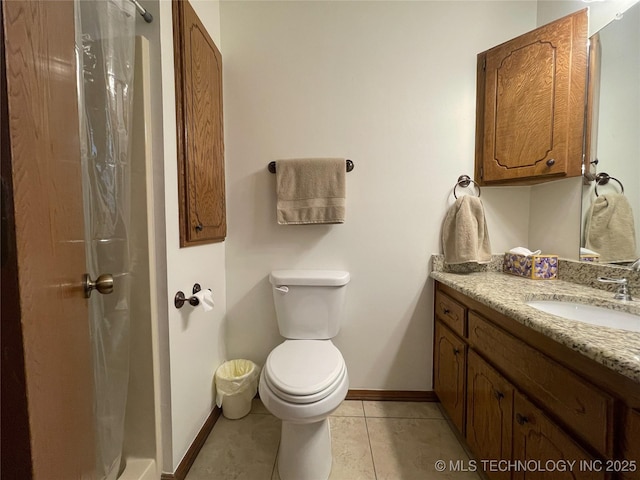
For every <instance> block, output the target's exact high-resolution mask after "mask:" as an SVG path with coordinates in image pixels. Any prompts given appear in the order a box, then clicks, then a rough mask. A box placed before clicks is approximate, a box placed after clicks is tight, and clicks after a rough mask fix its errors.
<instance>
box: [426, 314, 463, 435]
mask: <svg viewBox="0 0 640 480" xmlns="http://www.w3.org/2000/svg"><path fill="white" fill-rule="evenodd" d="M434 353H435V354H434V365H433V369H434V372H433V378H434V380H433V389H434V390H435V392H436V394H437V395H438V398H439V399H440V403H441V404H442V406H443V407H444V409H445V410H446V411H447V413H448V414H449V417H450V418H451V421H452V422H453V424H454V425H455V426H456V427H457V428H458V431H460V432H461V433H462V434H464V410H465V395H466V388H465V386H466V382H465V370H466V368H465V367H466V355H467V347H466V344H465V343H464V342H463V341H462V340H461V339H460V338H458V337H457V336H456V335H455V334H454V333H453V332H451V331H450V330H449V329H448V328H447V327H445V326H444V325H443V324H442V323H441V322H440V321H439V320H437V321H436V327H435V347H434Z"/></svg>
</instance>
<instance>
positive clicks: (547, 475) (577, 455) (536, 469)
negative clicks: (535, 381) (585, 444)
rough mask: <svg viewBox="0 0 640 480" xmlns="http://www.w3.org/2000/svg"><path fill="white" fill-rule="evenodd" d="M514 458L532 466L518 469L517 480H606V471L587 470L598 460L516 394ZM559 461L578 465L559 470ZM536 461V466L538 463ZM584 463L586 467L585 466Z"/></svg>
mask: <svg viewBox="0 0 640 480" xmlns="http://www.w3.org/2000/svg"><path fill="white" fill-rule="evenodd" d="M513 458H514V460H517V461H520V462H524V463H525V464H526V465H531V467H530V468H517V469H514V470H515V471H514V472H513V480H574V479H579V480H604V479H605V478H606V474H605V472H595V471H594V472H592V471H589V469H587V468H585V467H584V466H583V465H584V464H589V463H591V462H593V461H594V460H595V459H594V458H593V457H592V456H591V455H589V454H588V453H587V452H585V451H584V450H583V449H582V448H581V447H580V446H579V445H578V444H577V443H575V442H574V441H573V440H572V439H571V437H569V436H568V435H567V434H566V433H565V432H564V431H562V429H560V427H558V426H557V425H556V424H555V423H553V422H552V421H551V420H549V419H548V418H547V417H546V416H545V415H544V414H543V413H542V412H541V411H540V410H538V409H537V408H536V407H535V406H534V405H532V404H531V403H530V402H529V401H528V400H527V399H526V398H525V397H524V396H523V395H521V394H519V393H517V392H516V394H515V402H514V423H513ZM558 461H563V462H573V461H575V462H576V463H575V464H573V465H572V466H571V465H570V464H568V463H567V464H566V465H568V468H566V470H565V471H560V470H561V469H560V468H555V467H554V466H555V465H558ZM534 462H535V463H534ZM581 462H582V464H581Z"/></svg>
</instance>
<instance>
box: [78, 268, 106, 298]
mask: <svg viewBox="0 0 640 480" xmlns="http://www.w3.org/2000/svg"><path fill="white" fill-rule="evenodd" d="M82 284H83V286H84V298H89V297H91V291H92V290H97V291H98V293H101V294H103V295H109V294H110V293H111V292H113V275H111V274H110V273H105V274H103V275H100V276H99V277H98V278H96V280H95V281H93V280H91V278H90V277H89V274H88V273H85V274H84V280H83V282H82Z"/></svg>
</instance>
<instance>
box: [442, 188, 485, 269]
mask: <svg viewBox="0 0 640 480" xmlns="http://www.w3.org/2000/svg"><path fill="white" fill-rule="evenodd" d="M442 247H443V250H444V261H445V263H448V264H456V263H467V262H475V263H489V262H490V261H491V243H490V241H489V232H488V230H487V222H486V220H485V217H484V207H483V206H482V201H481V200H480V198H478V197H474V196H471V195H464V196H462V197H460V198H458V199H457V200H456V202H455V203H454V204H453V205H452V206H451V208H449V211H448V212H447V215H446V216H445V219H444V224H443V225H442Z"/></svg>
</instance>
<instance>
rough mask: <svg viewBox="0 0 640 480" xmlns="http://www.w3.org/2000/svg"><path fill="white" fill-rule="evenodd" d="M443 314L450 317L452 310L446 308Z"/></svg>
mask: <svg viewBox="0 0 640 480" xmlns="http://www.w3.org/2000/svg"><path fill="white" fill-rule="evenodd" d="M442 312H443V313H444V314H445V315H449V314H450V313H451V310H449V309H448V308H445V309H444V310H443V311H442Z"/></svg>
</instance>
